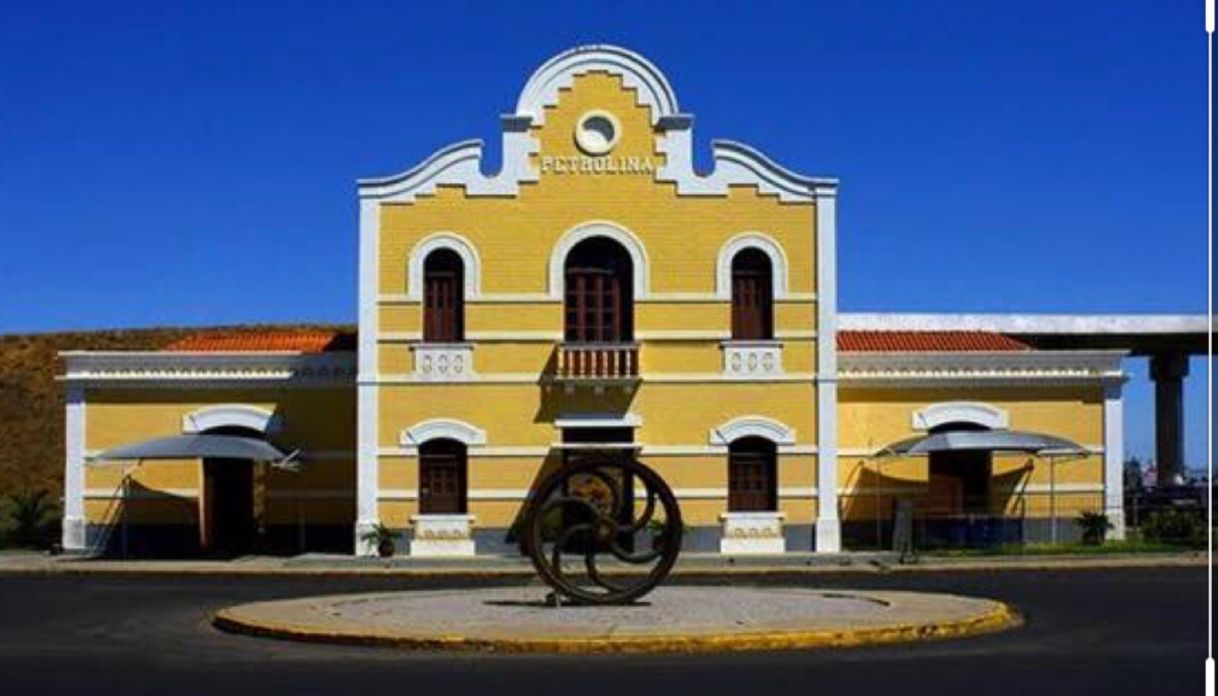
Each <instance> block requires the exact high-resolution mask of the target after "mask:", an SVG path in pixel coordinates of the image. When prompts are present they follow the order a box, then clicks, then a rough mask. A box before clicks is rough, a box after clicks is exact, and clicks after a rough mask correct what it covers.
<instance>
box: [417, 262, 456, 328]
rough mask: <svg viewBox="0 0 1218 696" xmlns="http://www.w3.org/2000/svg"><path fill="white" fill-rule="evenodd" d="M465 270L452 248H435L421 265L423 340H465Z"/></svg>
mask: <svg viewBox="0 0 1218 696" xmlns="http://www.w3.org/2000/svg"><path fill="white" fill-rule="evenodd" d="M464 287H465V268H464V266H463V265H462V263H461V257H460V256H458V255H457V252H455V251H453V250H452V249H436V250H435V251H433V252H431V253H430V254H428V255H427V258H426V260H424V262H423V341H424V342H426V343H454V342H457V341H463V340H465V295H464Z"/></svg>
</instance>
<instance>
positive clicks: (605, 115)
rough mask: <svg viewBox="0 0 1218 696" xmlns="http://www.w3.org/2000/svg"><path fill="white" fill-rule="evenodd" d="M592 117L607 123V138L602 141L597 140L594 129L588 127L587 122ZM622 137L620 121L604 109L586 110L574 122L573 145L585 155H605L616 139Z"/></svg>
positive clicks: (615, 145) (614, 145) (615, 144)
mask: <svg viewBox="0 0 1218 696" xmlns="http://www.w3.org/2000/svg"><path fill="white" fill-rule="evenodd" d="M593 119H601V120H603V121H604V122H606V123H608V124H609V129H610V131H611V132H610V134H609V138H608V139H607V140H605V141H604V142H598V141H597V139H596V136H597V135H598V134H597V132H596V129H590V128H588V122H589V121H591V120H593ZM621 139H622V122H621V121H619V120H618V118H617V116H614V115H613V114H612V113H610V112H608V111H605V110H604V109H593V110H591V111H586V112H584V114H583V115H582V116H580V117H579V120H578V121H577V122H576V124H575V145H576V146H577V147H578V148H579V149H580V150H582V151H583V152H584V154H586V155H591V156H593V157H599V156H601V155H607V154H609V153H610V152H612V151H613V148H615V147H617V144H618V141H619V140H621Z"/></svg>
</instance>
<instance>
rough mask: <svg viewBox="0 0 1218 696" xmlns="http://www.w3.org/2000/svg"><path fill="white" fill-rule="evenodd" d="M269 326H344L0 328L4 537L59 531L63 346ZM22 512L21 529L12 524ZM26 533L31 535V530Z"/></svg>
mask: <svg viewBox="0 0 1218 696" xmlns="http://www.w3.org/2000/svg"><path fill="white" fill-rule="evenodd" d="M268 329H342V330H348V331H349V330H352V327H351V326H336V325H319V324H299V325H273V326H271V325H264V326H228V327H216V328H176V327H175V328H158V329H122V330H106V331H80V332H64V333H43V334H9V335H0V517H3V518H4V519H3V520H0V544H4V545H16V544H17V543H18V541H19V540H18V539H17V538H16V537H21V539H20V542H21V545H29V544H33V545H40V540H42V539H44V538H47V537H50V538H53V537H54V536H55V532H54V531H53V530H50V529H48V527H50V526H52V525H53V524H54V522H52V521H48V520H56V521H57V519H58V508H59V500H60V498H61V497H62V495H63V460H64V445H63V436H64V410H63V409H64V389H63V385H62V384H61V383H59V382H57V381H55V377H56V375H59V374H62V372H63V364H62V361H61V360H60V359H59V357H58V353H59V351H63V350H115V351H122V350H159V349H161V348H163V347H165V346H166V345H169V344H170V343H172V342H174V341H176V340H178V339H180V338H182V337H184V336H188V335H190V334H195V333H199V332H211V331H216V332H219V331H224V332H232V331H265V330H268ZM14 513H16V514H17V515H18V516H19V517H20V518H21V519H22V520H23V524H22V525H20V526H21V527H23V528H25V529H23V530H22V531H17V530H16V529H14V527H13V522H14V520H13V517H14ZM27 535H32V536H29V537H28V538H27Z"/></svg>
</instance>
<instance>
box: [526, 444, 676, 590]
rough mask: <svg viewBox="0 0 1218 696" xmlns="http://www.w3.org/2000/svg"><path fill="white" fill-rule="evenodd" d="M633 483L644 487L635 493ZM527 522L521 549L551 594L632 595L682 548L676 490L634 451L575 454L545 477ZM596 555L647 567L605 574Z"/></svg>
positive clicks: (649, 586)
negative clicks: (641, 491) (549, 588)
mask: <svg viewBox="0 0 1218 696" xmlns="http://www.w3.org/2000/svg"><path fill="white" fill-rule="evenodd" d="M636 482H637V483H638V484H641V485H642V487H643V489H644V493H645V494H644V495H642V496H639V497H638V498H637V499H636V496H635V495H634V488H635V484H636ZM524 522H525V524H524V538H523V544H524V548H525V551H526V553H528V555H529V557H530V558H531V559H532V561H533V567H535V568H536V569H537V574H538V575H540V576H541V579H542V580H544V581H545V582H546V584H548V585H549V586H550V587H552V588H553V589H554V592H555V596H554V599H555V601H561V600H562V599H566V600H567V601H570V602H571V603H573V604H628V603H630V602H633V601H634V600H636V599H638V598H640V597H642V596H643V595H645V594H647V593H648V592H650V591H651V590H653V589H655V587H656V586H657V585H659V584H660V583H661V582H663V581H664V578H666V577H667V576H668V573H669V571H670V570H672V567H673V564H674V563H676V561H677V554H678V553H679V552H680V549H681V509H680V507H678V505H677V498H676V496H675V495H673V492H672V489H671V488H669V487H668V484H666V483H665V482H664V479H662V478H660V475H659V474H657V473H656V472H655V471H654V470H653V469H651V468H649V467H647V466H645V465H643V464H641V463H639V462H637V461H635V460H634V458H633V457H632V456H616V457H615V456H610V455H604V454H602V455H592V457H591V458H587V457H586V456H585V457H572V458H571V460H569V461H568V462H567V463H566V464H564V465H563V466H561V467H560V468H559V469H558V470H557V471H555V472H554V473H552V474H551V475H549V476H548V477H546V478H545V479H544V480H543V481H542V483H541V485H540V486H539V487H538V489H537V495H536V496H535V497H534V499H533V502H532V504H531V505H530V506H529V509H528V511H527V512H526V517H525V521H524ZM564 557H565V558H567V559H570V558H571V557H574V559H575V560H574V563H572V562H571V561H570V560H568V561H567V562H565V563H564ZM599 560H603V561H607V563H608V567H614V566H616V567H617V568H618V569H625V568H630V567H632V566H647V567H648V570H647V571H646V572H645V573H642V574H637V573H626V574H618V573H614V574H612V577H606V573H605V572H604V571H605V570H606V569H607V567H602V566H601V565H599V564H598V563H599ZM581 566H582V568H581Z"/></svg>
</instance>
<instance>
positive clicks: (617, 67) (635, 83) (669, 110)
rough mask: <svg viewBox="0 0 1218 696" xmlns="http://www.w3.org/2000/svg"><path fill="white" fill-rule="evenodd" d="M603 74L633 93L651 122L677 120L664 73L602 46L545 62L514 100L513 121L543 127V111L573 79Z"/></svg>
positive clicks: (629, 54) (622, 51)
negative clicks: (649, 116) (526, 120)
mask: <svg viewBox="0 0 1218 696" xmlns="http://www.w3.org/2000/svg"><path fill="white" fill-rule="evenodd" d="M593 71H596V72H607V73H609V74H611V75H616V76H618V77H620V78H622V85H623V86H624V87H627V88H629V89H633V90H634V91H635V94H636V95H637V99H638V104H639V106H645V107H647V108H648V109H650V110H651V122H652V123H653V124H658V123H660V122H661V120H662V119H665V118H667V117H672V116H679V115H680V114H679V112H678V109H677V95H676V93H674V92H673V89H672V86H671V85H670V84H669V83H668V79H667V78H665V77H664V73H662V72H660V69H659V68H657V67H656V66H655V65H653V64H652V63H651V62H650V61H648V60H647V59H646V58H644V57H643V56H641V55H639V54H637V53H635V52H634V51H630V50H627V49H625V48H620V47H618V46H609V45H606V44H597V45H588V46H576V47H575V48H572V49H569V50H566V51H563V52H562V53H560V54H558V55H556V56H554V57H553V58H551V59H549V60H547V61H546V62H545V63H543V64H542V65H541V67H539V68H537V70H536V71H534V72H533V74H532V75H530V76H529V79H528V82H526V83H525V85H524V89H523V90H521V92H520V97H519V98H518V99H517V100H516V116H517V118H528V119H530V120H531V121H532V122H533V123H537V124H540V123H544V122H545V121H544V119H545V114H546V111H545V107H547V106H554V105H556V104H558V94H559V90H561V89H563V88H566V87H570V86H571V85H572V84H573V83H574V81H575V77H576V76H577V75H583V74H585V73H589V72H593Z"/></svg>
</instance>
